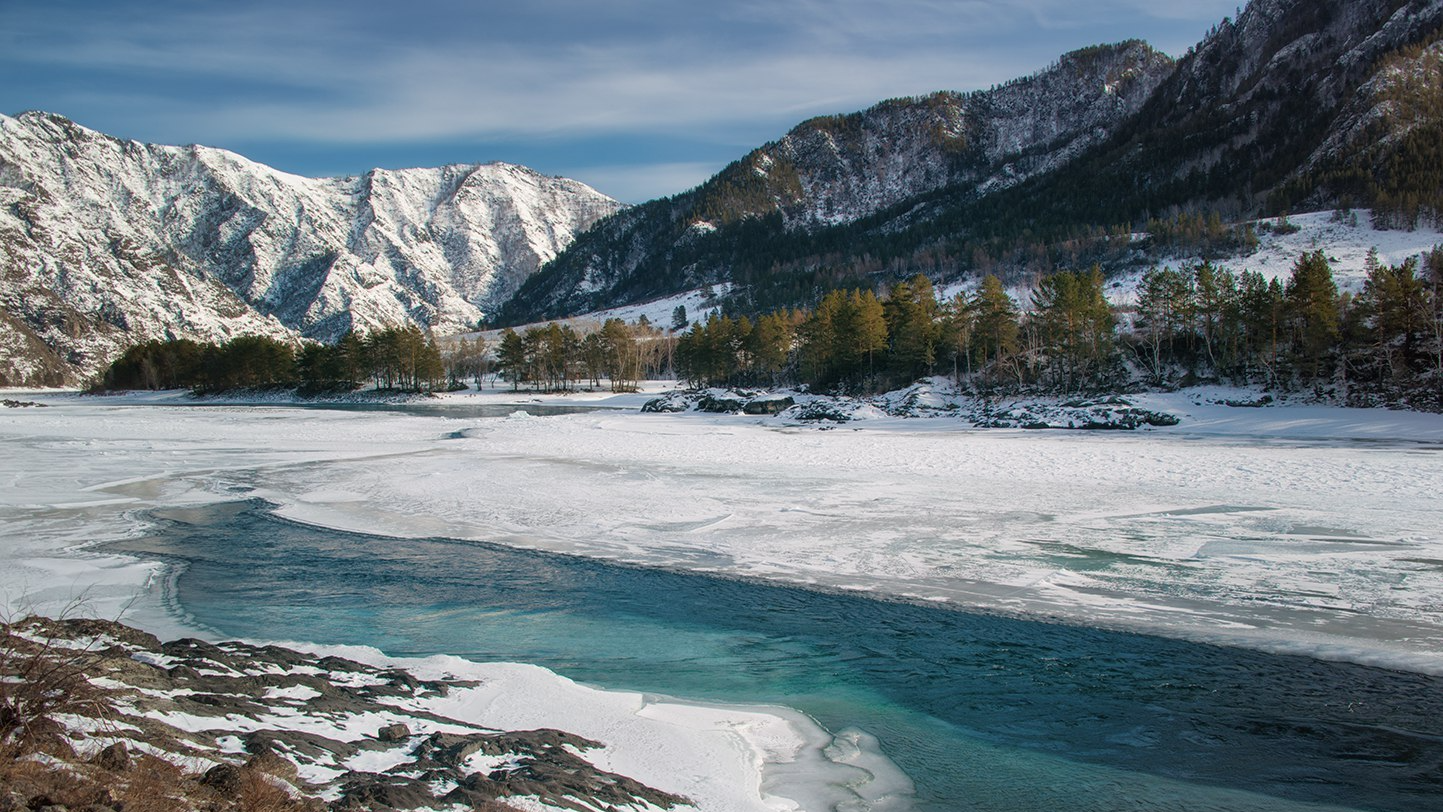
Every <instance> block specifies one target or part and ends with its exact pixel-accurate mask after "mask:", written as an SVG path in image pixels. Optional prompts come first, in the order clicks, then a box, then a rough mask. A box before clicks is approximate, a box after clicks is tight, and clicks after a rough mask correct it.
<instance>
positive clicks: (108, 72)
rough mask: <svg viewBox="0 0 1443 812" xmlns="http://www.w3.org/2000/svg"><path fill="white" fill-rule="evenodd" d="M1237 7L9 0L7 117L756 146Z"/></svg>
mask: <svg viewBox="0 0 1443 812" xmlns="http://www.w3.org/2000/svg"><path fill="white" fill-rule="evenodd" d="M1232 9H1233V0H1227V2H1213V0H1205V1H1203V2H1193V3H1188V4H1171V5H1168V4H1162V5H1160V6H1154V5H1153V4H1149V3H1145V2H1143V1H1142V0H1100V1H1099V2H1095V3H1090V4H1079V3H1076V2H1075V0H891V1H890V2H876V0H826V1H825V2H824V1H823V0H791V2H778V0H766V1H765V2H764V1H763V0H724V1H719V2H715V3H708V4H692V5H689V6H679V5H678V4H676V3H674V2H668V1H667V0H613V2H608V3H595V2H580V0H531V2H529V3H527V4H500V3H495V4H493V3H475V2H468V1H464V0H409V2H407V3H404V4H396V3H392V2H378V0H321V1H320V2H313V3H305V4H295V3H292V2H290V0H285V2H281V0H255V2H249V3H245V4H234V3H230V2H217V1H216V0H184V1H182V0H134V2H127V3H124V4H117V3H114V2H110V0H43V1H41V0H36V1H35V2H29V1H28V0H12V1H11V2H8V3H4V4H0V73H3V74H6V75H7V76H8V77H10V80H9V81H7V82H6V83H4V86H0V110H5V111H8V112H18V110H20V109H24V108H27V107H43V108H47V109H52V110H55V111H56V112H61V113H65V114H68V115H72V116H75V117H77V118H81V119H82V120H84V121H85V123H90V124H92V126H98V127H101V128H102V129H110V130H113V131H118V132H120V133H122V134H126V135H132V136H134V137H141V138H146V139H150V140H161V141H180V142H191V141H197V142H203V143H215V144H220V145H226V144H231V143H241V142H258V141H267V140H269V141H304V142H309V143H315V144H325V143H337V144H343V143H349V144H361V143H405V142H425V141H431V142H436V141H441V140H458V139H476V140H489V141H495V140H498V139H535V138H540V139H567V138H589V137H594V136H596V135H598V134H625V133H632V132H636V133H640V132H647V133H651V134H656V133H672V134H676V135H678V136H685V137H687V138H691V139H698V138H708V137H711V138H715V139H717V140H718V141H738V142H740V143H754V142H755V141H756V140H757V138H758V134H762V133H765V134H766V137H775V136H776V135H779V134H780V132H781V130H782V129H784V128H785V126H787V125H788V124H790V123H794V122H795V121H796V120H799V119H800V118H803V117H806V116H808V115H813V114H817V113H827V112H843V111H848V110H853V109H859V108H861V107H865V106H868V105H869V104H871V103H873V102H875V101H878V100H880V99H883V98H888V97H893V96H899V95H915V94H921V93H926V92H931V91H933V90H941V89H956V90H967V89H972V88H977V87H986V86H989V85H991V84H994V83H997V82H1001V81H1005V80H1007V79H1010V78H1013V77H1015V76H1018V75H1021V74H1025V73H1028V72H1031V71H1033V70H1036V69H1038V68H1041V67H1043V66H1044V65H1046V64H1047V63H1049V62H1050V61H1052V60H1053V59H1054V58H1055V57H1056V56H1057V55H1058V54H1060V53H1061V52H1062V51H1064V50H1068V49H1070V48H1073V47H1079V46H1082V45H1087V44H1092V43H1094V42H1098V41H1115V40H1119V39H1124V38H1128V37H1133V36H1142V37H1146V38H1152V39H1154V40H1155V41H1159V38H1161V40H1160V41H1159V44H1161V45H1162V46H1163V47H1165V48H1168V49H1171V50H1181V49H1182V48H1185V47H1186V46H1187V45H1188V44H1191V43H1192V42H1193V41H1195V40H1196V38H1197V37H1198V36H1199V35H1200V34H1201V33H1202V32H1203V31H1204V30H1206V28H1207V27H1208V25H1210V24H1211V23H1213V22H1216V21H1217V20H1218V19H1221V17H1222V16H1223V15H1224V14H1228V13H1231V11H1232ZM1189 32H1191V33H1189ZM576 163H577V165H581V164H582V163H583V161H582V160H578V161H577V162H576ZM664 163H669V164H672V165H674V166H675V165H676V162H675V161H665V162H664ZM683 163H684V162H683Z"/></svg>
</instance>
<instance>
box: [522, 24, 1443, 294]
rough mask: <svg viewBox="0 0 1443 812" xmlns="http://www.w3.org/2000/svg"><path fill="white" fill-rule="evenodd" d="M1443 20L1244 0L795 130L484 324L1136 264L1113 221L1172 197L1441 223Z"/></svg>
mask: <svg viewBox="0 0 1443 812" xmlns="http://www.w3.org/2000/svg"><path fill="white" fill-rule="evenodd" d="M1440 27H1443V0H1254V2H1252V3H1251V4H1249V5H1248V7H1247V8H1246V9H1245V10H1244V11H1243V12H1242V13H1241V14H1240V15H1239V18H1238V19H1237V20H1236V21H1231V20H1225V21H1223V22H1222V23H1221V24H1220V25H1219V26H1217V27H1216V28H1215V29H1214V31H1213V32H1212V33H1211V34H1210V35H1209V36H1208V37H1207V39H1205V40H1204V41H1203V42H1202V43H1200V44H1199V45H1198V46H1197V47H1195V48H1193V49H1192V50H1190V51H1189V53H1188V54H1187V55H1186V56H1184V57H1183V58H1182V59H1181V60H1179V61H1178V62H1177V63H1176V65H1175V66H1173V65H1172V64H1171V63H1170V62H1168V61H1167V60H1165V59H1164V58H1161V57H1155V58H1150V57H1147V56H1146V54H1147V53H1148V52H1147V51H1146V50H1145V46H1142V45H1140V44H1137V43H1126V44H1124V45H1122V46H1111V47H1108V48H1100V49H1089V50H1088V51H1083V52H1078V53H1076V54H1071V55H1069V56H1068V57H1064V58H1063V59H1062V60H1061V62H1060V63H1059V65H1058V66H1057V67H1055V68H1053V69H1051V70H1049V71H1045V72H1043V73H1041V74H1039V75H1037V76H1035V77H1032V78H1031V79H1028V80H1024V81H1022V82H1019V83H1013V84H1011V85H1007V86H1004V87H1002V88H998V89H994V90H992V91H988V92H986V93H978V94H972V95H970V96H956V95H955V94H938V95H936V96H933V97H929V98H927V99H922V100H914V101H912V102H901V103H899V102H891V103H886V104H883V105H879V106H878V107H876V108H873V109H872V110H869V111H867V112H865V113H861V114H856V115H853V116H847V117H840V118H834V119H821V120H817V121H814V122H808V123H806V124H803V125H802V126H800V127H798V128H797V129H796V130H794V131H793V132H792V133H791V134H789V135H788V136H787V137H786V138H785V139H783V140H782V141H781V142H778V143H777V144H771V145H767V146H766V147H763V148H762V149H760V150H758V151H756V152H754V153H752V154H751V155H749V156H747V157H746V158H744V159H743V160H742V161H740V162H738V163H737V164H734V165H732V166H731V167H728V168H727V169H726V170H724V171H723V172H722V173H721V174H720V175H718V176H717V177H716V178H713V179H712V180H711V181H709V182H708V183H707V184H705V185H703V186H702V187H700V188H699V189H697V190H695V191H693V192H690V193H687V194H685V195H680V196H678V197H676V198H673V199H671V200H669V201H659V202H654V203H652V204H648V205H646V206H642V207H638V208H637V209H633V210H631V211H628V212H626V213H625V214H622V215H619V216H617V217H615V218H612V219H610V220H608V221H607V222H606V223H604V224H603V225H602V226H600V227H598V228H596V229H593V230H592V231H590V232H588V233H587V234H584V235H582V237H580V238H578V240H577V242H576V243H575V244H574V245H573V246H572V247H571V249H569V250H568V251H566V252H564V253H563V254H562V255H561V256H560V257H558V259H557V260H556V261H555V262H554V263H552V264H551V265H550V266H547V267H546V268H544V269H543V270H542V272H541V273H539V274H537V276H536V277H534V278H533V279H532V280H531V281H530V282H528V283H527V284H526V285H524V286H523V287H522V289H521V290H520V291H518V293H517V296H516V298H515V299H514V300H512V302H510V303H508V304H507V306H506V307H505V308H504V309H503V310H502V313H501V319H502V320H508V321H524V320H529V319H532V318H535V317H537V316H543V315H546V316H550V315H562V314H568V313H573V312H578V311H582V310H587V309H594V308H597V307H602V306H615V305H618V304H622V303H626V302H631V301H636V300H639V299H645V298H649V297H656V296H660V295H663V294H668V293H672V292H675V291H680V290H686V289H690V288H696V287H699V286H701V285H702V284H707V283H720V282H731V283H734V287H733V294H732V296H733V302H732V304H733V306H734V307H736V308H737V309H740V310H743V311H745V310H757V309H762V308H764V307H772V306H777V305H788V304H793V303H796V302H799V301H805V300H806V299H807V298H808V297H812V296H815V294H816V291H817V290H819V289H822V288H825V287H831V286H838V285H864V286H873V285H877V284H880V283H884V282H885V281H886V280H887V279H889V278H895V277H897V276H902V275H910V274H912V273H917V272H923V273H927V274H929V275H931V276H933V277H934V278H937V279H946V280H957V279H962V278H967V277H969V276H974V275H977V274H980V273H983V272H992V273H998V274H1001V275H1002V276H1003V277H1004V278H1011V279H1013V280H1015V281H1020V280H1022V279H1024V278H1027V277H1030V276H1033V275H1035V274H1037V273H1043V272H1048V271H1051V270H1053V269H1055V268H1057V267H1059V266H1063V267H1067V266H1076V265H1086V264H1090V263H1092V262H1094V261H1100V262H1103V263H1104V264H1107V263H1114V264H1121V265H1126V264H1135V263H1138V262H1147V261H1149V259H1148V257H1147V256H1146V255H1145V254H1142V253H1140V250H1141V249H1145V248H1146V245H1145V244H1143V245H1138V244H1137V243H1136V242H1135V241H1134V240H1132V239H1131V238H1130V237H1129V235H1130V234H1131V233H1134V232H1137V231H1142V230H1146V228H1147V226H1148V223H1149V220H1150V219H1151V218H1159V217H1161V218H1167V217H1171V216H1172V215H1173V214H1175V213H1178V212H1195V213H1208V214H1211V213H1216V214H1219V215H1221V216H1222V217H1223V218H1226V219H1229V220H1239V219H1244V218H1246V217H1248V216H1256V215H1260V214H1272V213H1277V212H1280V211H1285V210H1288V209H1290V208H1297V209H1302V208H1307V209H1319V208H1327V207H1330V206H1334V205H1342V206H1359V207H1369V206H1371V207H1373V208H1374V209H1375V211H1378V212H1381V213H1383V215H1384V216H1387V213H1388V212H1389V211H1393V210H1401V211H1402V212H1403V216H1402V217H1401V218H1399V219H1400V222H1401V224H1403V225H1406V224H1407V223H1408V222H1410V221H1416V220H1417V217H1418V215H1419V213H1420V211H1421V213H1422V214H1423V215H1424V216H1429V215H1430V212H1431V216H1433V217H1437V216H1438V212H1439V210H1443V146H1440V144H1443V46H1439V47H1438V48H1429V47H1428V45H1429V43H1434V42H1437V41H1438V39H1439V37H1438V31H1439V30H1440ZM1118 79H1121V80H1122V81H1117V80H1118ZM1029 116H1030V117H1031V118H1028V117H1029ZM1029 123H1030V124H1032V125H1033V126H1028V124H1029ZM883 144H893V145H896V146H894V147H893V148H892V151H888V150H887V149H885V148H883V147H882V146H880V145H883ZM874 145H877V146H874ZM833 154H835V155H836V156H838V157H836V158H830V156H831V155H833ZM874 155H875V156H882V157H878V158H873V157H872V156H874ZM892 155H898V156H901V157H900V158H899V159H898V161H897V163H895V164H893V163H889V162H888V160H885V159H884V158H890V157H891V156H892ZM798 156H800V157H798ZM818 156H820V157H818ZM873 178H879V180H873ZM1430 201H1431V208H1430V206H1429V203H1430ZM1246 244H1247V243H1246V241H1245V240H1233V239H1231V238H1229V239H1228V240H1227V241H1225V244H1224V245H1223V247H1222V248H1220V249H1219V250H1233V247H1236V246H1238V245H1246ZM1230 246H1231V247H1230Z"/></svg>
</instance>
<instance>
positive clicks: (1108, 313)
mask: <svg viewBox="0 0 1443 812" xmlns="http://www.w3.org/2000/svg"><path fill="white" fill-rule="evenodd" d="M1025 304H1026V307H1025V308H1024V307H1022V306H1020V305H1019V303H1018V302H1016V301H1014V300H1013V299H1012V298H1011V297H1010V296H1009V295H1008V293H1007V291H1006V289H1005V287H1004V286H1003V284H1002V282H1001V280H1000V279H998V278H997V277H996V276H990V275H989V276H987V277H985V278H984V279H983V280H982V282H981V284H980V285H979V286H978V287H977V289H976V290H975V291H974V292H973V293H971V294H970V295H964V294H959V295H957V296H955V297H953V298H952V299H951V300H949V301H946V302H939V301H938V300H937V298H936V296H935V295H934V292H933V288H932V284H931V282H930V281H929V280H928V279H927V277H925V276H922V275H917V276H914V277H912V278H910V279H907V280H903V281H899V282H897V283H895V284H894V285H892V287H891V288H890V290H888V291H887V293H886V294H885V295H883V296H881V297H878V296H876V295H875V294H873V292H872V291H870V290H865V289H851V290H834V291H832V292H830V293H828V294H827V295H826V296H824V297H823V298H822V300H821V301H820V302H819V303H818V304H817V306H816V307H814V308H811V309H782V310H777V311H773V312H772V313H769V314H766V315H764V316H761V317H759V318H758V319H756V320H755V321H753V320H752V319H749V318H747V317H745V316H741V317H731V316H727V315H722V314H716V313H714V314H712V315H711V316H710V317H709V318H708V319H707V320H706V321H705V322H700V323H697V324H695V325H693V327H692V328H691V330H690V331H688V332H687V333H685V334H683V335H682V336H681V337H680V340H679V341H678V342H677V346H676V358H675V361H676V370H677V374H678V375H679V376H680V377H681V378H683V379H685V380H687V381H688V382H690V383H691V384H693V385H695V386H777V385H799V384H801V385H807V386H809V387H812V388H813V389H814V390H815V391H824V390H825V391H834V392H841V393H871V392H880V391H886V390H888V389H893V388H897V387H900V386H905V385H907V384H910V383H911V382H913V381H915V380H916V379H918V378H920V377H923V376H927V375H950V376H952V377H954V378H955V379H956V380H957V381H958V383H960V384H962V385H964V386H966V387H970V388H972V389H974V390H977V391H989V392H1061V393H1067V392H1099V391H1117V390H1120V389H1123V388H1126V387H1128V386H1136V385H1143V386H1151V387H1171V386H1176V385H1183V384H1190V383H1198V382H1203V381H1217V382H1226V383H1235V384H1258V385H1262V386H1265V387H1270V388H1274V389H1278V390H1291V391H1298V390H1308V389H1313V390H1320V391H1327V392H1331V393H1333V394H1334V395H1335V396H1337V397H1339V398H1341V399H1344V400H1348V399H1352V400H1354V401H1365V402H1388V403H1407V404H1408V405H1412V406H1414V407H1415V408H1428V409H1439V408H1440V407H1443V248H1440V249H1435V250H1434V251H1433V252H1431V253H1430V254H1429V255H1427V256H1426V257H1425V258H1424V262H1423V263H1422V265H1421V266H1420V264H1419V262H1418V261H1416V260H1409V261H1407V262H1404V263H1402V264H1400V265H1397V266H1387V265H1383V264H1381V263H1379V262H1377V260H1376V256H1374V257H1372V258H1371V259H1370V262H1369V265H1368V278H1367V281H1366V283H1365V285H1364V288H1363V291H1362V292H1361V293H1360V294H1359V295H1357V296H1352V295H1347V294H1343V295H1340V294H1339V292H1338V288H1337V285H1336V283H1335V282H1334V280H1333V275H1332V269H1331V267H1330V266H1329V263H1328V260H1327V257H1326V256H1325V255H1324V254H1323V253H1322V252H1321V251H1313V252H1310V253H1307V254H1304V255H1302V256H1300V257H1299V258H1298V260H1297V261H1296V263H1295V264H1294V267H1293V269H1292V273H1291V275H1290V277H1289V278H1288V279H1287V280H1286V281H1283V280H1278V279H1272V280H1269V279H1266V278H1264V277H1263V276H1262V275H1260V274H1258V273H1254V272H1243V273H1241V274H1234V273H1233V272H1232V271H1230V270H1228V269H1226V268H1223V267H1219V266H1216V265H1214V264H1213V263H1211V262H1208V261H1202V262H1199V263H1196V264H1194V265H1191V266H1187V267H1183V268H1170V267H1163V268H1155V269H1153V270H1151V271H1149V272H1148V273H1146V274H1145V275H1144V276H1143V278H1142V280H1141V283H1140V285H1139V288H1138V295H1137V302H1136V305H1135V306H1132V307H1129V308H1126V309H1122V310H1120V309H1118V308H1115V307H1112V306H1110V305H1109V304H1108V302H1107V300H1106V299H1105V298H1104V296H1103V277H1102V273H1101V271H1100V269H1098V268H1096V267H1093V268H1091V269H1089V270H1087V271H1060V272H1058V273H1054V274H1050V275H1047V276H1044V277H1042V278H1041V279H1040V280H1039V281H1038V283H1037V284H1036V286H1035V287H1034V288H1033V289H1032V292H1031V295H1030V298H1029V300H1028V301H1027V302H1026V303H1025Z"/></svg>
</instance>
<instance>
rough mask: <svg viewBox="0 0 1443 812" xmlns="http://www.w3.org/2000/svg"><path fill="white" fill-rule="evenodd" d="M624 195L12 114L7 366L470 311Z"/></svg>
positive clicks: (4, 179)
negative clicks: (259, 158)
mask: <svg viewBox="0 0 1443 812" xmlns="http://www.w3.org/2000/svg"><path fill="white" fill-rule="evenodd" d="M620 208H621V204H619V203H617V202H616V201H614V200H611V199H610V198H607V197H605V196H604V195H602V194H600V193H599V192H596V191H595V190H593V189H591V188H589V187H587V186H585V185H584V184H581V183H579V182H576V181H572V180H567V179H563V178H551V177H546V176H543V175H540V174H538V173H536V172H533V171H532V170H529V169H526V168H524V167H519V166H512V165H508V164H499V163H498V164H485V165H479V166H447V167H441V168H436V169H406V170H396V171H389V170H380V169H377V170H373V171H371V172H368V173H366V174H365V175H362V176H360V177H350V178H322V179H311V178H302V177H297V176H294V175H289V174H286V173H283V172H279V171H276V170H274V169H271V168H269V167H266V166H263V165H260V164H257V163H254V162H252V161H249V160H247V159H245V158H243V157H241V156H239V155H235V154H234V153H229V152H225V151H223V150H217V149H210V148H207V147H197V146H190V147H170V146H156V145H150V144H141V143H138V142H134V141H122V140H119V139H115V138H111V137H109V136H106V135H102V134H100V133H96V132H94V131H91V130H87V129H85V128H83V127H80V126H78V125H76V124H74V123H73V122H71V121H68V120H66V119H64V118H62V117H59V116H54V115H48V114H44V113H26V114H23V115H20V116H18V117H15V118H10V117H4V116H0V282H3V287H0V309H3V317H0V385H3V384H8V385H20V384H40V383H45V384H54V383H59V382H62V381H64V382H73V381H75V380H76V379H77V378H78V377H80V376H83V375H86V374H89V373H90V372H93V371H94V370H95V369H96V368H98V366H100V365H101V364H103V363H105V362H106V361H108V359H109V358H110V357H111V356H112V355H113V354H114V353H115V352H116V351H117V350H118V349H119V348H120V347H123V346H124V345H126V344H129V343H132V342H135V341H139V340H143V339H147V338H157V337H190V338H198V339H205V340H214V339H223V338H226V337H229V336H233V335H237V334H240V333H247V332H253V333H263V334H267V335H274V336H289V335H296V334H301V335H305V336H309V337H314V338H321V339H329V338H333V337H335V336H337V335H339V334H340V333H342V332H344V331H345V330H347V329H349V328H351V327H353V326H354V327H359V328H367V327H374V326H378V325H381V324H386V323H401V322H407V321H413V322H416V323H419V324H423V325H427V326H431V327H434V328H437V329H439V330H455V329H460V328H463V327H465V326H467V325H470V324H474V323H475V322H476V321H477V320H479V319H480V318H481V317H482V316H483V315H484V314H485V313H487V312H489V311H490V310H491V309H492V308H494V307H495V306H497V305H498V304H499V303H500V302H501V301H503V300H504V299H505V298H507V297H508V296H509V295H510V294H511V293H512V292H513V291H514V290H515V289H516V288H517V287H518V286H519V285H520V284H521V282H522V281H523V280H524V279H525V278H526V277H527V276H529V275H530V274H532V273H533V272H534V271H535V270H536V269H537V268H538V267H539V266H540V265H541V264H543V263H544V262H546V261H548V260H550V259H552V258H553V257H555V256H556V255H557V254H558V253H559V252H560V251H561V249H562V248H564V247H565V246H566V245H567V244H569V243H570V242H571V240H572V239H573V238H574V236H575V234H576V233H577V232H579V231H581V230H583V229H585V228H586V227H587V226H589V225H591V224H592V223H593V222H595V221H596V220H597V219H599V218H601V217H603V216H605V215H607V214H610V213H612V212H615V211H617V210H619V209H620ZM37 345H43V346H45V347H47V348H49V350H50V353H49V354H48V355H47V354H45V353H40V352H38V351H37Z"/></svg>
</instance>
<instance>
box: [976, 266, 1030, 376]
mask: <svg viewBox="0 0 1443 812" xmlns="http://www.w3.org/2000/svg"><path fill="white" fill-rule="evenodd" d="M970 309H971V310H972V311H973V312H974V313H975V314H976V324H977V326H976V336H977V337H976V341H975V342H974V346H975V350H974V354H975V357H976V362H977V365H978V366H979V367H980V368H983V369H986V370H990V371H991V372H993V373H996V372H999V371H1000V370H1001V369H1002V368H1003V367H1006V368H1007V369H1008V371H1009V372H1010V373H1011V377H1016V378H1017V379H1018V383H1021V378H1020V375H1021V367H1020V366H1018V365H1017V363H1016V355H1017V351H1018V334H1019V331H1020V327H1019V325H1018V318H1017V305H1016V303H1015V302H1013V301H1012V297H1011V296H1008V295H1007V290H1006V289H1005V288H1003V287H1002V280H1000V279H998V278H997V277H996V276H994V275H993V274H988V275H987V276H984V277H982V284H981V285H980V286H979V287H978V288H977V293H976V294H975V295H974V296H973V297H972V301H971V307H970ZM990 377H996V376H995V375H993V376H990Z"/></svg>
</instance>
